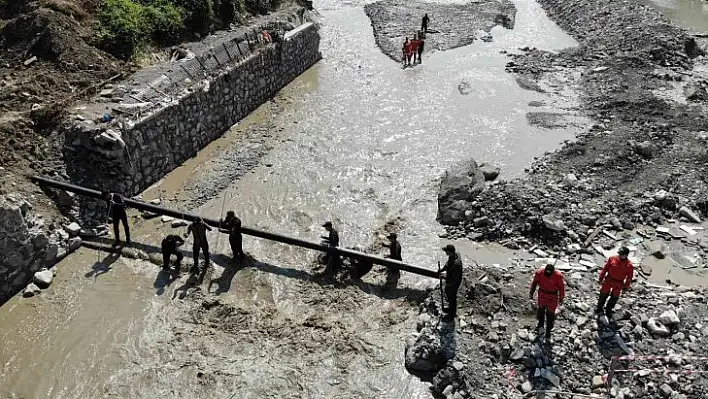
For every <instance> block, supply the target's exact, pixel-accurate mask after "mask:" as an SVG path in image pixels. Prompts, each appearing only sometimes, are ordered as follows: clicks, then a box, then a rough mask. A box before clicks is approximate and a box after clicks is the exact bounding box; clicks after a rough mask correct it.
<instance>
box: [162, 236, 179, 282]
mask: <svg viewBox="0 0 708 399" xmlns="http://www.w3.org/2000/svg"><path fill="white" fill-rule="evenodd" d="M183 244H184V240H183V239H182V237H180V236H178V235H175V234H170V235H168V236H167V237H165V238H164V239H163V240H162V270H164V271H168V270H170V258H171V257H172V255H173V254H174V255H175V256H177V262H175V273H176V274H177V275H179V269H180V266H181V264H182V258H184V256H183V255H182V252H181V251H178V250H177V248H179V247H181V246H182V245H183Z"/></svg>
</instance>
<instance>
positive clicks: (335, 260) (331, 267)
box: [320, 222, 340, 274]
mask: <svg viewBox="0 0 708 399" xmlns="http://www.w3.org/2000/svg"><path fill="white" fill-rule="evenodd" d="M322 227H324V228H325V230H327V231H328V232H329V234H328V235H326V236H322V237H320V238H322V239H323V240H324V241H325V244H327V245H328V246H330V247H338V246H339V233H338V232H337V230H335V229H334V227H332V222H325V224H323V225H322ZM325 264H326V265H327V266H326V267H325V274H336V273H337V271H338V270H339V265H340V259H339V256H338V255H336V254H334V253H327V256H326V257H325Z"/></svg>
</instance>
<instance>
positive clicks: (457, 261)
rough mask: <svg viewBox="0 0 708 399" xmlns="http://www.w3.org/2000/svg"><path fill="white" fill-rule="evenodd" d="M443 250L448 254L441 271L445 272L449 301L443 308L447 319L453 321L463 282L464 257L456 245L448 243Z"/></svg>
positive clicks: (446, 292) (446, 294)
mask: <svg viewBox="0 0 708 399" xmlns="http://www.w3.org/2000/svg"><path fill="white" fill-rule="evenodd" d="M442 250H443V251H444V252H445V254H446V255H447V262H446V263H445V266H443V268H442V269H441V270H440V273H441V274H442V273H445V276H444V278H445V296H446V297H447V303H448V307H447V309H443V312H445V320H447V321H452V320H454V319H455V317H457V290H458V289H459V288H460V284H462V258H461V257H460V254H459V253H457V251H456V250H455V246H454V245H451V244H448V245H446V246H444V247H443V248H442Z"/></svg>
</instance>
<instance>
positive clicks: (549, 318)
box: [529, 263, 565, 344]
mask: <svg viewBox="0 0 708 399" xmlns="http://www.w3.org/2000/svg"><path fill="white" fill-rule="evenodd" d="M536 287H538V300H537V302H536V303H537V305H538V309H537V310H536V317H538V325H536V330H540V329H542V328H543V325H544V318H545V324H546V343H547V344H550V343H551V330H553V324H554V323H555V321H556V309H557V308H558V306H559V305H562V304H563V299H565V282H564V280H563V275H562V274H561V273H560V272H559V271H557V270H556V267H555V265H554V264H553V263H548V264H546V267H545V268H543V267H542V268H539V269H538V270H536V274H534V276H533V281H532V282H531V291H530V292H529V299H531V300H533V294H534V293H535V292H536Z"/></svg>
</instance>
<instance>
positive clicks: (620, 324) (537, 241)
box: [406, 0, 708, 398]
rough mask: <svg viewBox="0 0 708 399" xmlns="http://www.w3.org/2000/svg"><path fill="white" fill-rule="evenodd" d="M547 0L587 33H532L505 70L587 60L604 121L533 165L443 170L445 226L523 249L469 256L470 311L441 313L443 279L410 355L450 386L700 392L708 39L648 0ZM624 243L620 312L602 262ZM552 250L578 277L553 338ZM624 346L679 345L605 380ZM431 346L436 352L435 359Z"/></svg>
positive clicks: (581, 71) (457, 393) (525, 73)
mask: <svg viewBox="0 0 708 399" xmlns="http://www.w3.org/2000/svg"><path fill="white" fill-rule="evenodd" d="M539 3H540V4H541V5H542V6H543V8H544V9H545V10H546V12H547V13H548V15H549V17H551V19H553V20H554V21H555V22H556V23H557V24H558V25H559V26H560V27H562V28H563V29H564V30H566V31H567V32H569V33H570V34H571V35H572V36H573V37H574V38H575V39H576V40H577V41H578V42H579V44H580V46H579V47H578V48H574V49H566V50H563V51H560V52H558V53H550V52H546V51H540V50H537V49H528V48H527V49H522V51H523V52H522V53H521V54H513V55H510V57H511V58H512V59H511V61H510V62H509V63H508V64H507V71H508V72H510V73H515V74H517V76H519V77H521V78H522V79H523V81H530V82H538V85H539V86H543V84H542V83H543V82H544V81H546V80H548V79H554V80H555V81H564V82H571V81H573V80H574V79H567V77H568V76H572V75H574V76H577V75H580V76H581V79H580V80H579V81H577V83H576V84H575V85H574V86H573V87H572V89H574V90H576V91H577V92H578V93H579V95H580V100H581V111H582V112H583V113H584V115H585V116H587V117H589V118H590V119H591V120H593V121H594V124H593V125H592V126H590V127H589V128H588V129H587V131H586V132H584V133H583V134H581V135H579V136H578V137H577V140H576V141H573V142H567V143H566V144H565V145H564V146H563V147H562V148H561V149H559V150H558V151H556V152H553V153H549V154H546V155H545V156H543V157H541V158H539V159H537V160H536V162H535V163H534V164H533V165H532V166H531V167H530V168H529V169H528V170H527V172H528V174H527V176H525V177H524V178H521V179H516V180H513V181H498V182H493V183H491V184H490V183H486V187H485V188H484V189H483V190H480V185H485V180H488V179H485V178H484V177H483V176H482V174H481V173H480V171H479V168H478V167H477V165H476V164H475V163H474V162H471V163H469V162H468V163H466V164H464V165H462V166H460V165H458V166H456V167H455V168H453V169H451V170H450V171H449V172H448V175H446V176H445V177H444V178H443V182H442V183H441V192H440V194H439V213H438V220H439V221H441V223H443V224H445V225H447V231H448V232H447V234H446V236H447V237H449V238H453V239H454V238H457V239H463V238H469V239H473V240H477V241H482V242H498V243H500V244H502V245H504V246H506V247H508V248H510V249H512V250H516V251H520V252H517V255H516V257H515V261H514V264H513V265H509V266H506V267H496V268H494V267H482V268H477V269H475V270H470V271H468V272H466V273H467V275H466V276H465V282H464V283H463V287H462V288H461V289H460V294H459V295H458V296H459V297H460V300H461V301H462V302H461V304H460V309H461V311H458V314H462V316H461V317H460V318H459V319H458V322H457V324H456V325H451V324H444V323H442V324H441V323H439V322H438V321H437V320H438V317H437V309H438V306H439V304H438V302H437V300H438V298H439V294H438V295H437V296H436V294H433V295H431V297H429V298H428V300H427V301H426V303H425V304H424V305H422V306H421V316H420V319H419V325H418V331H419V332H418V333H416V334H415V335H414V336H413V337H411V338H410V339H409V341H408V342H407V345H406V348H407V349H406V355H407V357H406V364H407V366H409V367H410V366H412V368H414V369H417V370H418V371H424V372H425V373H427V374H428V377H429V378H432V381H433V386H432V388H431V389H432V391H433V393H434V394H435V395H436V396H438V397H447V398H467V397H470V398H472V397H479V395H481V394H484V395H483V396H484V397H492V398H519V397H531V396H533V394H534V392H536V391H542V390H556V391H563V392H566V393H565V394H559V395H560V396H556V397H573V396H572V394H582V395H595V396H590V397H604V394H605V393H606V392H608V389H609V393H610V394H611V396H612V397H617V398H701V397H703V396H705V392H708V379H707V378H706V375H705V372H704V373H703V374H701V373H694V371H697V370H705V367H706V360H705V359H702V358H701V359H698V358H691V357H692V356H693V357H700V356H704V355H705V350H704V349H702V348H704V347H705V345H706V340H707V339H708V329H707V328H706V325H705V320H706V317H707V316H706V314H707V312H706V307H705V303H706V290H705V288H689V287H688V286H687V285H696V284H698V285H701V284H703V285H705V274H706V272H707V271H708V268H707V267H708V263H707V262H706V261H705V259H706V257H707V255H708V236H706V235H705V234H704V231H705V230H704V229H705V227H706V224H705V223H704V220H705V219H706V218H708V194H706V193H707V191H706V189H707V188H708V134H707V133H706V131H705V130H706V125H705V120H706V117H707V116H708V107H706V105H707V104H708V92H707V91H706V89H707V88H708V81H706V79H707V78H708V77H707V76H706V75H705V73H704V72H703V73H702V72H700V71H701V70H705V69H704V68H705V66H706V65H708V60H707V59H706V57H704V56H703V55H704V49H702V47H703V46H705V43H701V42H700V41H698V42H697V41H696V39H695V38H693V37H691V36H690V35H689V34H687V33H686V32H685V31H684V30H682V29H680V28H678V27H676V26H673V25H672V24H671V23H670V22H668V21H667V20H666V19H665V18H664V17H662V16H661V15H660V14H659V13H658V12H656V11H655V10H653V9H651V8H649V7H646V6H644V5H641V4H638V3H627V2H613V1H610V0H580V1H573V2H567V1H561V0H539ZM553 94H554V93H552V92H550V93H548V95H549V96H553ZM548 128H553V126H549V127H548ZM451 176H452V177H451ZM620 245H627V246H629V247H630V248H631V250H632V254H631V258H632V260H633V261H634V263H635V265H636V267H637V272H636V274H635V275H636V276H637V278H636V280H637V281H636V282H635V283H634V286H635V289H634V290H633V291H631V292H629V293H627V294H626V295H624V297H623V298H622V300H621V301H620V305H621V307H622V308H621V310H620V311H619V312H617V314H616V317H615V321H612V320H604V319H602V318H597V317H595V315H594V314H593V309H594V305H595V301H596V298H597V295H598V291H599V288H598V287H597V283H596V280H597V273H598V271H599V268H600V265H601V262H602V261H603V259H604V258H606V257H607V256H609V255H612V254H614V251H616V249H617V247H619V246H620ZM548 258H551V259H558V262H559V265H561V266H560V267H559V269H560V270H562V271H563V272H564V273H565V277H566V283H567V285H568V298H567V300H566V306H565V309H564V311H563V312H562V313H561V316H560V318H559V321H558V323H557V325H556V329H555V330H556V333H555V335H556V342H555V343H554V344H553V345H552V346H550V347H548V346H546V345H542V344H540V342H539V341H538V340H537V339H536V336H535V333H534V332H533V327H534V325H535V319H534V315H533V312H532V308H531V307H530V304H529V303H528V302H527V301H528V300H527V296H528V286H529V284H530V281H531V277H532V272H533V271H534V270H535V269H536V268H537V267H539V266H541V265H542V264H543V262H545V260H546V259H548ZM662 262H664V263H662ZM668 262H671V263H668ZM665 263H668V266H666V264H665ZM652 266H654V269H655V270H652ZM672 268H673V269H675V270H676V273H672V272H669V273H668V275H667V277H666V278H665V280H666V281H664V282H663V283H662V284H657V283H656V282H660V281H661V280H662V277H660V276H659V275H657V273H659V274H660V275H662V276H663V274H661V271H660V270H664V269H672ZM652 273H654V275H653V276H652ZM673 276H676V277H673ZM679 276H683V280H684V281H680V282H677V281H674V280H677V279H678V278H679ZM701 281H703V283H701ZM681 283H683V285H682V284H681ZM460 312H461V313H460ZM445 337H448V338H445ZM449 337H454V339H451V338H449ZM441 338H442V339H441ZM613 355H651V356H667V358H662V359H651V360H647V359H636V360H622V361H620V362H619V363H618V364H617V367H618V368H619V369H627V370H633V371H631V372H627V373H622V374H617V375H615V377H614V381H613V382H612V384H608V385H609V387H606V378H607V372H608V370H609V368H610V362H611V361H610V358H611V357H612V356H613ZM423 358H425V360H426V361H427V360H429V359H431V358H433V359H435V361H434V362H432V363H434V366H431V365H430V362H428V363H429V364H427V365H423V366H422V367H421V365H420V364H419V363H420V361H421V359H423ZM656 370H663V371H666V370H668V371H666V372H663V371H662V372H657V371H656Z"/></svg>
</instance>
